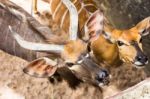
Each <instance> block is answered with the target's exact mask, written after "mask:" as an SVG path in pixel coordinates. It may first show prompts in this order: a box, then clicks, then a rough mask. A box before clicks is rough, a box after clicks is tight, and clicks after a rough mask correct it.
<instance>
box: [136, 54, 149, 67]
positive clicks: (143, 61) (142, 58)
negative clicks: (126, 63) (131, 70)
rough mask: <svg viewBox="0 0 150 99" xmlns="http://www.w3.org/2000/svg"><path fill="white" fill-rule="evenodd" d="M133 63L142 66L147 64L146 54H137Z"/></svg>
mask: <svg viewBox="0 0 150 99" xmlns="http://www.w3.org/2000/svg"><path fill="white" fill-rule="evenodd" d="M134 64H135V65H136V66H144V65H146V64H148V57H147V56H146V55H137V56H136V57H135V62H134Z"/></svg>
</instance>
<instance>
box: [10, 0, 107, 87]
mask: <svg viewBox="0 0 150 99" xmlns="http://www.w3.org/2000/svg"><path fill="white" fill-rule="evenodd" d="M62 2H63V3H64V4H65V5H66V7H67V8H68V9H69V12H70V20H71V21H70V22H71V23H70V24H71V25H70V41H68V42H67V43H66V44H65V45H58V44H41V43H34V42H29V41H26V40H24V39H23V38H22V37H21V36H20V35H18V33H16V32H15V31H13V29H12V27H11V26H9V29H10V31H11V33H12V36H13V37H14V38H15V40H16V41H17V42H18V44H19V45H20V46H21V47H23V48H25V49H28V50H33V51H40V52H48V53H53V54H56V53H57V54H59V55H60V56H61V58H62V60H63V61H64V62H63V63H64V64H63V63H59V62H56V61H54V60H52V59H50V58H46V57H43V58H39V59H36V60H34V61H32V62H30V63H29V64H28V65H27V66H26V67H25V68H24V69H23V71H24V72H25V73H27V74H29V75H31V76H35V77H51V76H52V75H54V73H55V72H56V71H58V70H59V68H62V67H65V68H66V66H67V68H68V69H69V70H70V71H71V73H74V74H76V76H77V77H78V78H79V79H81V80H83V79H82V78H86V79H88V80H87V81H91V80H92V83H94V84H96V85H99V84H100V83H104V84H105V83H106V79H105V78H108V72H107V71H106V70H103V69H102V68H100V67H99V66H98V65H97V64H96V63H95V61H93V60H92V58H91V56H90V55H89V53H88V51H87V45H88V44H87V43H86V42H84V41H82V40H80V39H79V38H78V37H77V30H78V13H77V11H76V8H75V7H74V5H73V4H72V3H71V2H70V1H69V0H62ZM100 14H101V13H100ZM87 56H88V57H87ZM89 57H90V58H89ZM87 60H91V61H87ZM87 62H88V63H87ZM95 64H96V65H95ZM74 67H75V68H74ZM76 67H78V68H76ZM81 68H82V72H80V73H79V72H78V71H79V69H80V70H81ZM83 68H86V69H83ZM89 68H90V69H91V68H96V69H93V70H90V69H89ZM85 73H87V74H85ZM83 76H84V77H83Z"/></svg>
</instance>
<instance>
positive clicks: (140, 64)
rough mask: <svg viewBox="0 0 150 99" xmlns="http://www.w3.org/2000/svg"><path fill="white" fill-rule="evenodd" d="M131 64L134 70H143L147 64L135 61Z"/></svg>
mask: <svg viewBox="0 0 150 99" xmlns="http://www.w3.org/2000/svg"><path fill="white" fill-rule="evenodd" d="M133 64H134V66H135V67H136V68H144V67H145V65H146V64H148V61H146V62H145V63H141V62H139V61H135V62H134V63H133Z"/></svg>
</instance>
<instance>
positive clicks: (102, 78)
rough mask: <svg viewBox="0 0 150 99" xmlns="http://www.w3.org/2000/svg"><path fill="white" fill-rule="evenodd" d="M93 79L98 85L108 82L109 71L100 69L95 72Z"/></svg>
mask: <svg viewBox="0 0 150 99" xmlns="http://www.w3.org/2000/svg"><path fill="white" fill-rule="evenodd" d="M95 80H96V82H97V83H98V85H99V86H103V85H108V84H109V73H108V71H106V70H105V69H102V70H100V71H99V72H97V73H96V76H95Z"/></svg>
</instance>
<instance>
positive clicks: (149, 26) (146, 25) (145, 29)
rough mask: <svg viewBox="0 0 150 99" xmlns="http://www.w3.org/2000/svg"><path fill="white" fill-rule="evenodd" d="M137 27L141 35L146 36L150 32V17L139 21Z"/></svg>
mask: <svg viewBox="0 0 150 99" xmlns="http://www.w3.org/2000/svg"><path fill="white" fill-rule="evenodd" d="M136 27H137V28H138V30H139V33H140V34H141V36H146V35H148V34H149V33H150V17H148V18H145V19H144V20H142V21H141V22H139V23H138V24H137V25H136Z"/></svg>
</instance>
